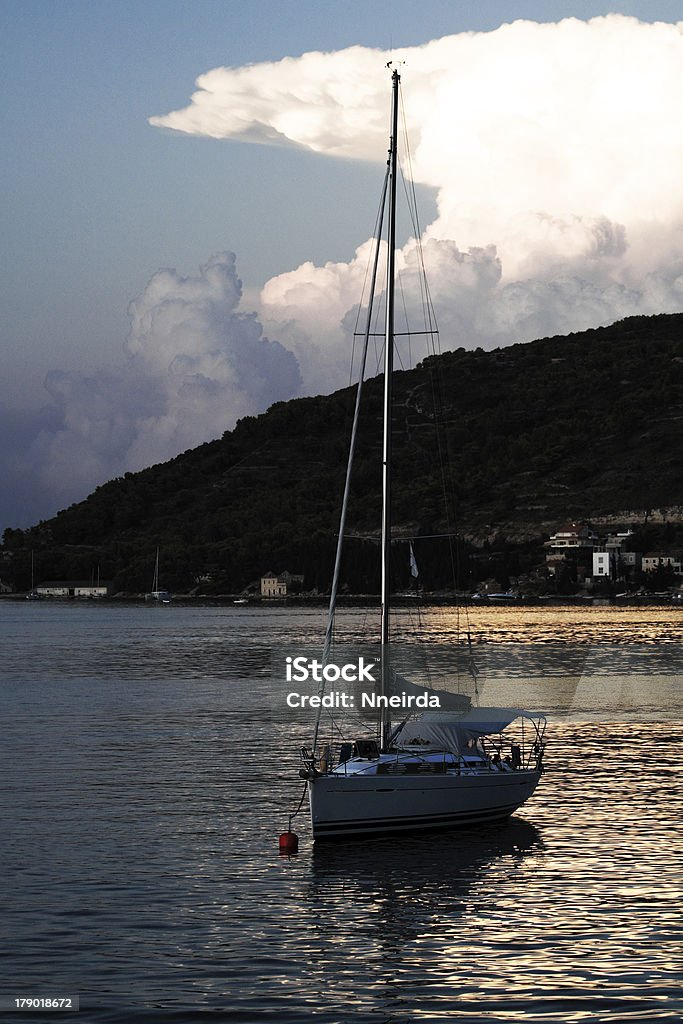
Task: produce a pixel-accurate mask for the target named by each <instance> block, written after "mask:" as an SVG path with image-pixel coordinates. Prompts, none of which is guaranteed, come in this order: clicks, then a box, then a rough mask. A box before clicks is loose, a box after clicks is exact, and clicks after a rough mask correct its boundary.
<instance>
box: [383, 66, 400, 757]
mask: <svg viewBox="0 0 683 1024" xmlns="http://www.w3.org/2000/svg"><path fill="white" fill-rule="evenodd" d="M400 81H401V76H400V75H399V73H398V70H397V69H396V68H394V69H393V71H392V73H391V83H392V90H391V136H390V143H389V161H388V170H389V209H388V234H387V245H388V252H387V300H386V323H385V332H384V423H383V444H382V596H381V632H380V645H381V646H380V650H381V665H382V690H381V692H382V693H383V694H386V693H387V692H388V690H389V673H390V665H389V598H390V595H391V398H392V376H393V372H394V289H395V274H396V170H397V166H398V160H397V148H398V87H399V82H400ZM387 732H388V716H387V715H386V714H384V712H382V717H381V722H380V750H384V749H385V747H386V742H387Z"/></svg>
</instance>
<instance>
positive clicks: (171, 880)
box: [0, 602, 683, 1024]
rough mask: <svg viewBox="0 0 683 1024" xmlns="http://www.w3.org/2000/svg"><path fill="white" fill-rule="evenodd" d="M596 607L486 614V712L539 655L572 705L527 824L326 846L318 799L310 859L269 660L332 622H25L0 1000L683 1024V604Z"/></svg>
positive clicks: (432, 617)
mask: <svg viewBox="0 0 683 1024" xmlns="http://www.w3.org/2000/svg"><path fill="white" fill-rule="evenodd" d="M36 606H37V607H36ZM573 613H574V609H569V610H556V609H540V610H538V609H523V610H519V611H518V610H516V609H507V608H505V609H503V608H500V609H499V608H492V609H479V610H477V612H476V617H478V620H479V621H478V624H479V625H481V624H482V623H483V622H484V620H486V622H487V625H488V628H489V635H490V634H491V633H493V635H494V636H496V635H497V639H496V640H495V642H493V643H491V642H488V643H485V644H484V643H481V644H479V645H478V652H477V654H478V657H479V655H482V656H484V657H485V658H486V657H488V656H489V655H490V659H489V665H488V668H487V672H486V675H485V679H484V682H483V685H484V696H485V698H486V699H488V693H489V692H495V688H496V687H498V688H499V690H502V691H504V692H508V693H509V692H510V691H509V689H508V690H505V689H504V688H505V687H509V686H511V685H513V683H514V686H515V687H516V688H517V689H516V690H515V692H516V693H519V692H520V690H519V686H520V682H521V681H522V680H524V679H525V678H526V675H525V672H517V671H516V670H515V666H517V667H519V665H520V660H519V659H522V661H524V659H526V666H527V670H528V671H527V672H526V674H529V675H532V673H531V669H532V668H534V671H535V675H534V676H533V678H532V679H530V680H527V684H528V686H529V688H530V689H529V693H530V694H533V695H534V696H535V697H536V698H543V700H544V701H545V703H543V705H542V706H543V707H545V708H549V709H550V710H551V712H552V711H553V709H555V713H553V714H551V721H550V727H549V733H548V739H549V746H548V751H547V763H548V770H547V772H546V774H545V775H544V777H543V779H542V780H541V784H540V786H539V788H538V789H537V791H536V793H535V794H534V797H533V799H532V800H530V801H529V802H528V803H527V804H526V805H525V806H524V808H523V810H522V811H521V812H520V814H519V815H518V816H516V817H515V818H514V819H512V821H511V822H510V823H509V824H508V825H506V826H504V827H503V828H493V829H472V830H467V831H464V832H462V831H461V832H457V831H456V832H446V833H441V834H436V835H433V836H420V837H408V836H401V837H398V838H395V839H376V840H370V839H366V840H365V841H363V842H354V843H348V842H345V843H342V844H339V845H335V844H327V845H323V846H320V847H316V848H313V845H312V843H311V841H310V827H309V824H308V822H307V818H306V814H305V809H304V811H302V813H301V814H300V815H299V817H298V818H297V819H296V822H295V827H296V828H297V831H298V832H299V834H300V836H301V852H300V854H299V856H298V857H296V858H292V859H291V860H287V859H286V858H280V857H279V856H278V853H277V835H278V833H279V832H280V831H281V830H282V829H283V828H284V827H285V826H286V823H287V814H288V811H289V810H290V809H293V807H294V806H295V805H296V803H298V800H299V796H300V795H301V784H300V782H299V780H298V779H297V777H296V771H297V768H298V764H297V749H298V746H299V744H300V743H301V742H305V741H307V740H309V739H310V724H311V723H310V716H307V715H303V714H302V715H298V716H296V717H294V716H289V715H287V714H286V713H285V712H284V711H282V710H281V712H280V713H279V714H276V713H275V708H276V707H277V705H276V704H274V702H273V687H274V685H275V684H274V682H273V681H272V680H271V679H270V678H269V671H270V665H269V646H268V643H270V644H279V645H281V646H284V645H286V644H287V643H294V642H296V643H301V644H310V643H312V642H314V641H315V640H317V638H318V637H319V636H320V632H321V625H322V622H323V619H324V611H323V610H321V609H301V610H295V611H294V612H292V611H290V610H288V609H286V608H280V609H255V610H251V609H247V610H246V611H245V610H241V609H240V610H239V611H238V610H237V609H232V608H209V609H201V608H191V609H183V608H182V607H180V606H170V607H169V608H154V609H149V608H128V609H125V608H118V607H106V606H101V607H95V608H93V607H92V606H86V607H83V606H81V607H76V606H74V605H69V606H66V605H64V606H55V605H51V606H49V605H47V606H46V603H43V602H36V603H35V604H28V607H23V606H21V607H20V606H19V605H18V604H17V605H2V604H0V639H1V640H2V644H3V677H2V696H3V712H4V721H3V755H4V757H3V762H2V769H1V772H2V773H1V776H0V814H1V815H2V821H3V831H2V840H1V845H0V854H1V863H0V871H2V877H3V882H4V895H5V900H4V902H5V906H4V912H3V925H4V927H5V930H6V932H7V934H8V935H9V936H10V937H11V944H10V946H9V948H8V949H7V950H6V951H5V952H6V956H5V963H4V967H3V972H4V979H2V984H0V990H2V991H8V990H9V989H10V988H13V987H14V986H17V985H19V986H21V988H22V989H23V990H26V991H31V992H46V991H51V992H54V991H55V990H57V989H59V990H60V991H62V992H73V993H79V994H80V997H81V1007H82V1009H81V1016H82V1017H83V1019H84V1020H88V1021H93V1022H111V1024H127V1022H129V1021H131V1020H135V1021H136V1022H137V1021H146V1020H150V1021H154V1020H164V1021H171V1020H177V1021H179V1022H182V1024H186V1022H190V1021H195V1020H198V1021H201V1020H203V1019H204V1013H205V1011H206V1010H218V1009H220V1011H221V1013H220V1015H219V1019H221V1020H223V1019H225V1020H234V1021H249V1022H251V1021H256V1020H260V1019H262V1018H263V1017H268V1016H271V1017H272V1018H273V1019H277V1020H278V1021H282V1022H284V1024H300V1022H301V1021H302V1020H308V1019H314V1020H316V1021H318V1022H323V1024H338V1022H340V1021H346V1020H353V1021H354V1022H366V1021H367V1022H368V1024H370V1022H373V1024H377V1022H382V1024H388V1022H391V1024H406V1022H413V1021H414V1022H418V1021H430V1022H432V1021H457V1022H458V1024H475V1022H477V1024H479V1022H480V1021H482V1020H490V1021H496V1022H497V1021H514V1022H522V1021H524V1022H525V1024H526V1022H530V1021H531V1022H535V1021H562V1022H571V1024H580V1022H583V1021H586V1020H589V1021H593V1020H595V1021H607V1020H609V1021H610V1024H612V1022H616V1024H621V1022H626V1021H629V1022H634V1024H635V1022H641V1021H645V1020H648V1021H656V1022H665V1021H666V1022H669V1021H670V1022H673V1021H679V1020H680V1019H681V1016H682V1015H683V999H682V997H681V993H680V984H679V978H678V973H677V967H678V960H677V957H678V955H679V952H680V940H681V923H680V905H681V901H682V900H683V883H682V878H681V872H680V863H681V855H682V853H683V796H682V794H683V785H682V782H683V776H682V772H681V767H680V764H681V758H680V750H681V748H682V741H683V715H682V714H681V711H680V708H681V705H680V690H681V687H680V672H679V662H678V661H677V660H676V659H677V658H679V657H680V650H679V647H678V646H677V645H676V644H675V643H674V642H673V640H674V638H675V637H677V635H678V633H677V630H678V629H679V627H680V621H681V617H680V613H679V612H678V611H676V610H674V609H666V610H657V609H644V610H641V609H633V610H629V611H628V612H626V613H621V612H620V613H619V614H620V615H621V614H625V618H624V619H622V620H620V622H617V621H616V620H615V619H614V617H613V616H612V615H611V614H608V613H610V609H606V610H604V609H578V610H577V617H576V619H573V618H572V617H571V615H572V614H573ZM374 614H375V613H374V612H372V613H370V612H366V611H362V610H357V609H349V610H345V611H343V613H342V615H341V617H340V619H341V621H340V627H339V631H338V639H339V638H340V637H341V639H342V640H344V639H345V640H348V642H356V641H358V640H359V639H362V638H363V636H364V628H365V626H366V625H367V622H368V618H369V617H372V616H374ZM423 620H424V622H425V624H426V627H427V631H428V632H430V631H431V635H432V636H433V639H434V640H435V641H437V642H439V643H440V644H442V645H444V646H446V644H447V641H449V639H450V640H452V639H453V637H454V636H455V631H454V626H453V620H452V614H451V613H450V612H447V611H445V610H443V609H434V610H432V611H429V610H428V611H427V612H423ZM398 627H399V630H403V634H404V640H406V641H407V642H408V643H412V642H413V633H412V632H411V631H412V630H413V626H412V625H410V624H409V620H408V618H407V617H406V618H405V619H404V618H403V617H399V622H398ZM532 627H533V629H535V630H537V631H538V632H540V633H541V634H542V637H543V641H542V642H541V643H540V644H539V645H538V646H537V650H536V651H532V650H530V649H529V642H530V638H531V635H532ZM449 630H451V631H452V633H451V634H450V635H449V632H448V631H449ZM619 630H621V633H622V635H618V634H619ZM636 639H638V640H639V642H638V643H636V642H635V640H636ZM266 640H268V643H266ZM657 640H659V641H661V642H660V643H657V642H655V641H657ZM622 641H623V643H622ZM578 647H580V648H581V651H582V654H583V656H584V657H583V660H582V661H581V664H580V671H578V672H573V673H570V674H567V676H566V677H565V683H564V684H560V683H559V682H558V679H562V678H563V677H562V676H561V673H560V672H559V671H556V668H557V665H558V664H565V665H566V663H565V662H558V661H557V659H561V658H562V656H563V655H564V656H565V657H567V658H569V659H571V658H572V657H574V653H575V651H576V649H577V648H578ZM626 647H628V648H629V650H628V652H627V656H625V655H624V654H623V651H624V648H626ZM625 657H626V660H624V658H625ZM577 659H578V655H577ZM628 659H630V660H628ZM648 659H649V660H648ZM667 659H668V660H667ZM437 660H438V659H437ZM576 664H577V665H578V664H579V662H578V660H577V662H576ZM648 666H649V672H648ZM575 667H576V666H575V665H574V664H573V663H572V668H573V669H574V668H575ZM551 670H552V671H551ZM506 673H508V674H506ZM510 680H512V682H510ZM562 685H565V689H564V690H562V689H561V687H562ZM667 687H668V690H667V689H666V688H667ZM644 698H646V702H645V705H642V704H641V703H640V702H642V701H643V699H644ZM553 701H554V703H553ZM662 701H663V702H662ZM591 702H592V703H591ZM677 702H678V703H677ZM600 717H602V719H603V721H598V718H600Z"/></svg>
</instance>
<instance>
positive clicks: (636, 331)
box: [1, 314, 683, 593]
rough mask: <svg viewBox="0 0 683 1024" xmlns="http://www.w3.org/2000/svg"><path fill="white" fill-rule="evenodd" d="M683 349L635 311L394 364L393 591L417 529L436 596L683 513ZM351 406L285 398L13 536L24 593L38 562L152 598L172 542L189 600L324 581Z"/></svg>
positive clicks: (369, 407) (353, 571)
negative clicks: (579, 532)
mask: <svg viewBox="0 0 683 1024" xmlns="http://www.w3.org/2000/svg"><path fill="white" fill-rule="evenodd" d="M682 338H683V315H681V314H675V315H668V316H657V317H634V318H630V319H627V320H623V321H620V322H619V323H617V324H614V325H612V326H611V327H609V328H600V329H598V330H591V331H586V332H583V333H580V334H572V335H569V336H568V337H556V338H549V339H544V340H541V341H536V342H532V343H530V344H525V345H514V346H511V347H509V348H504V349H498V350H496V351H493V352H484V351H482V350H481V349H477V350H475V351H466V350H465V349H462V348H461V349H457V350H456V351H454V352H446V353H444V354H443V355H441V356H436V357H430V358H429V359H427V360H425V361H424V362H423V363H422V364H420V366H418V367H417V368H416V369H414V370H409V371H405V372H400V373H397V375H396V383H395V398H396V403H395V412H394V438H395V442H394V443H395V465H396V471H395V478H394V492H393V505H394V520H395V523H396V524H397V532H398V535H399V538H403V540H402V541H401V540H398V541H397V544H396V558H395V559H394V562H395V572H396V579H395V585H396V586H397V587H398V588H404V587H405V588H407V587H409V586H410V582H411V581H410V571H409V561H408V544H407V538H409V537H410V538H413V539H414V540H413V544H414V548H415V552H416V555H417V558H418V562H419V565H420V582H421V583H422V584H423V585H424V587H425V588H427V589H442V588H449V587H453V586H457V587H459V588H463V587H469V586H471V585H473V584H474V583H476V582H477V581H478V580H480V579H485V578H487V577H488V576H491V575H494V576H496V578H499V579H503V580H504V579H505V578H507V577H508V576H517V575H520V574H523V573H526V572H528V571H529V570H530V569H531V568H532V567H533V566H534V565H535V564H538V562H539V560H542V558H543V547H542V541H543V537H544V535H546V536H547V533H548V532H549V531H551V530H553V529H555V527H556V526H558V525H560V524H561V523H563V522H565V521H567V520H577V519H584V520H590V519H591V518H592V517H595V516H599V515H615V516H618V515H619V514H621V513H622V512H625V511H628V510H646V509H655V508H663V507H672V506H680V505H683V487H682V484H681V423H683V419H682V417H683V341H682ZM365 399H366V400H365V404H364V411H363V416H362V421H361V425H360V432H359V448H358V458H357V464H356V469H355V473H354V479H353V500H352V505H351V509H350V513H349V522H348V526H347V530H348V533H349V535H350V537H349V542H348V544H347V554H346V560H345V565H344V571H343V579H344V584H345V587H346V588H347V589H348V590H349V591H350V592H354V593H370V592H376V591H377V564H378V559H379V552H378V546H377V537H378V530H379V494H380V486H381V481H380V465H379V457H380V452H381V447H380V446H381V441H380V420H381V404H382V381H381V378H374V379H373V380H370V381H368V382H367V383H366V385H365ZM353 400H354V392H353V389H350V388H347V389H344V390H342V391H338V392H336V393H335V394H332V395H329V396H320V397H316V398H302V399H295V400H293V401H290V402H283V403H278V404H277V405H274V406H273V407H272V408H271V409H269V410H268V412H267V413H265V414H263V415H262V416H258V417H247V418H245V419H243V420H241V421H240V422H239V423H238V424H237V426H236V427H235V429H234V430H232V431H228V432H227V433H225V434H224V436H223V437H222V438H221V439H219V440H216V441H212V442H210V443H208V444H204V445H201V446H200V447H199V448H196V449H194V450H192V451H188V452H185V453H184V454H182V455H179V456H178V457H177V458H175V459H173V460H171V461H170V462H167V463H164V464H162V465H158V466H153V467H151V468H150V469H146V470H143V471H142V472H139V473H127V474H126V475H125V476H124V477H122V478H119V479H116V480H112V481H110V482H109V483H106V484H104V485H102V486H101V487H98V488H97V489H96V490H95V491H94V493H93V494H91V495H90V496H89V497H88V498H87V499H86V500H84V501H82V502H79V503H78V504H75V505H72V506H71V507H70V508H68V509H66V510H65V511H63V512H60V513H59V514H58V515H57V516H55V517H54V518H53V519H51V520H48V521H45V522H41V523H39V524H38V525H37V526H34V527H32V528H30V529H28V530H15V529H8V530H6V531H5V534H4V544H3V548H2V552H1V554H2V559H3V561H2V569H1V574H2V578H3V579H4V580H5V581H8V582H11V583H13V584H14V585H15V586H16V587H17V589H27V588H28V587H29V585H30V579H31V557H32V555H33V560H34V572H35V578H36V582H38V581H39V580H47V579H90V578H92V577H93V575H94V574H99V577H100V578H101V579H107V580H111V581H113V583H114V587H115V589H116V590H117V591H124V592H140V591H145V590H149V589H150V586H151V582H152V572H153V567H154V558H155V552H156V548H157V546H158V547H159V548H160V562H161V567H162V585H163V586H165V587H168V588H170V589H172V590H175V591H178V592H182V591H188V590H191V589H194V588H197V587H198V588H199V592H201V593H236V592H239V591H241V590H242V589H243V588H244V587H246V586H247V585H249V584H250V583H252V582H253V581H255V580H256V579H257V578H258V577H260V575H261V574H262V573H264V572H265V571H267V570H269V569H272V570H273V571H275V572H280V571H282V570H283V569H289V570H290V571H292V572H297V573H303V574H304V577H305V581H304V588H305V589H306V590H314V589H317V590H319V591H325V590H327V589H328V588H329V585H330V577H331V569H332V563H333V558H334V546H335V543H336V531H337V517H338V508H339V501H340V496H341V491H342V487H343V477H344V471H345V464H346V452H347V445H348V436H349V432H350V427H351V417H352V410H353ZM444 535H448V537H446V536H444ZM657 536H658V537H659V539H660V540H662V541H663V540H665V539H666V538H665V537H664V536H663V535H661V536H660V534H658V535H657ZM494 569H495V570H496V571H495V572H494V571H493V570H494Z"/></svg>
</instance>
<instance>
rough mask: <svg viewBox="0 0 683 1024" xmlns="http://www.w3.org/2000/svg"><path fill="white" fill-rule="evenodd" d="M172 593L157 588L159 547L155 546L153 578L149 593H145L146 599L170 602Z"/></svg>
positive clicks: (164, 602) (161, 602)
mask: <svg viewBox="0 0 683 1024" xmlns="http://www.w3.org/2000/svg"><path fill="white" fill-rule="evenodd" d="M172 597H173V595H172V594H171V593H170V591H168V590H160V589H159V548H157V557H156V562H155V563H154V579H153V581H152V589H151V591H150V593H149V594H145V600H146V601H158V602H159V603H160V604H170V603H171V600H172Z"/></svg>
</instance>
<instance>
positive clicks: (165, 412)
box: [27, 253, 301, 503]
mask: <svg viewBox="0 0 683 1024" xmlns="http://www.w3.org/2000/svg"><path fill="white" fill-rule="evenodd" d="M241 291H242V286H241V282H240V280H239V278H238V277H237V272H236V267H235V257H234V255H233V254H232V253H220V254H218V255H217V256H213V257H212V258H211V259H210V260H209V261H208V262H207V263H206V265H205V266H203V267H201V269H200V273H199V274H198V275H196V276H191V277H182V276H180V275H179V274H178V273H176V271H175V270H160V271H159V272H158V273H157V274H155V275H154V276H153V277H152V279H151V280H150V282H149V284H148V285H147V287H146V288H145V290H144V291H143V292H142V294H141V295H140V296H139V297H138V298H137V299H135V301H134V302H132V303H131V306H130V313H131V317H132V326H131V331H130V335H129V337H128V342H127V346H126V348H127V353H128V359H127V363H126V366H125V369H124V371H123V372H122V373H120V374H111V373H109V374H105V373H100V374H95V375H92V376H89V377H86V376H81V375H78V374H73V373H72V374H66V373H61V372H53V373H50V374H49V375H48V377H47V380H46V387H47V390H48V392H49V394H50V396H51V398H52V402H53V409H54V410H55V411H56V412H57V413H58V415H59V420H58V424H56V425H55V423H54V422H53V423H51V424H50V428H49V429H44V430H42V431H41V432H40V434H39V435H38V436H37V437H35V438H34V439H33V441H32V443H31V445H30V448H29V453H28V458H27V462H28V464H29V466H30V467H31V474H32V476H34V477H35V478H36V479H39V480H41V481H42V482H43V483H44V484H45V485H46V486H47V487H48V488H49V489H50V492H51V493H52V494H53V495H54V497H55V501H56V502H57V503H66V502H70V501H73V500H75V499H76V498H77V497H81V496H83V494H85V493H87V492H88V491H89V490H91V489H92V488H93V487H94V486H95V485H96V484H98V483H102V482H103V481H105V480H107V479H110V478H111V477H114V476H118V475H121V474H122V473H124V472H129V471H134V470H137V469H142V468H144V467H145V466H149V465H152V464H153V463H155V462H161V461H165V460H167V459H170V458H172V457H173V456H175V455H177V454H178V453H179V452H181V451H184V450H186V449H188V448H192V447H195V446H197V445H199V444H201V443H202V442H204V441H208V440H212V439H213V438H215V437H220V435H221V434H222V433H223V432H224V431H225V430H227V429H229V428H231V427H233V426H234V424H235V422H236V420H237V419H239V418H240V417H242V416H245V415H251V414H255V413H258V412H261V411H263V409H265V408H266V407H267V406H268V405H270V404H272V402H274V401H278V400H283V399H288V398H291V397H292V396H293V395H295V394H297V393H298V392H299V390H300V386H301V378H300V374H299V369H298V365H297V362H296V359H295V357H294V356H293V355H292V354H291V353H290V352H288V351H287V350H286V349H285V348H283V346H282V345H280V344H279V343H278V342H276V341H269V340H268V339H267V338H266V337H264V335H263V332H262V328H261V325H260V323H259V321H258V319H257V317H256V315H255V314H253V313H251V314H244V313H240V312H238V311H237V306H238V304H239V301H240V298H241Z"/></svg>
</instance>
